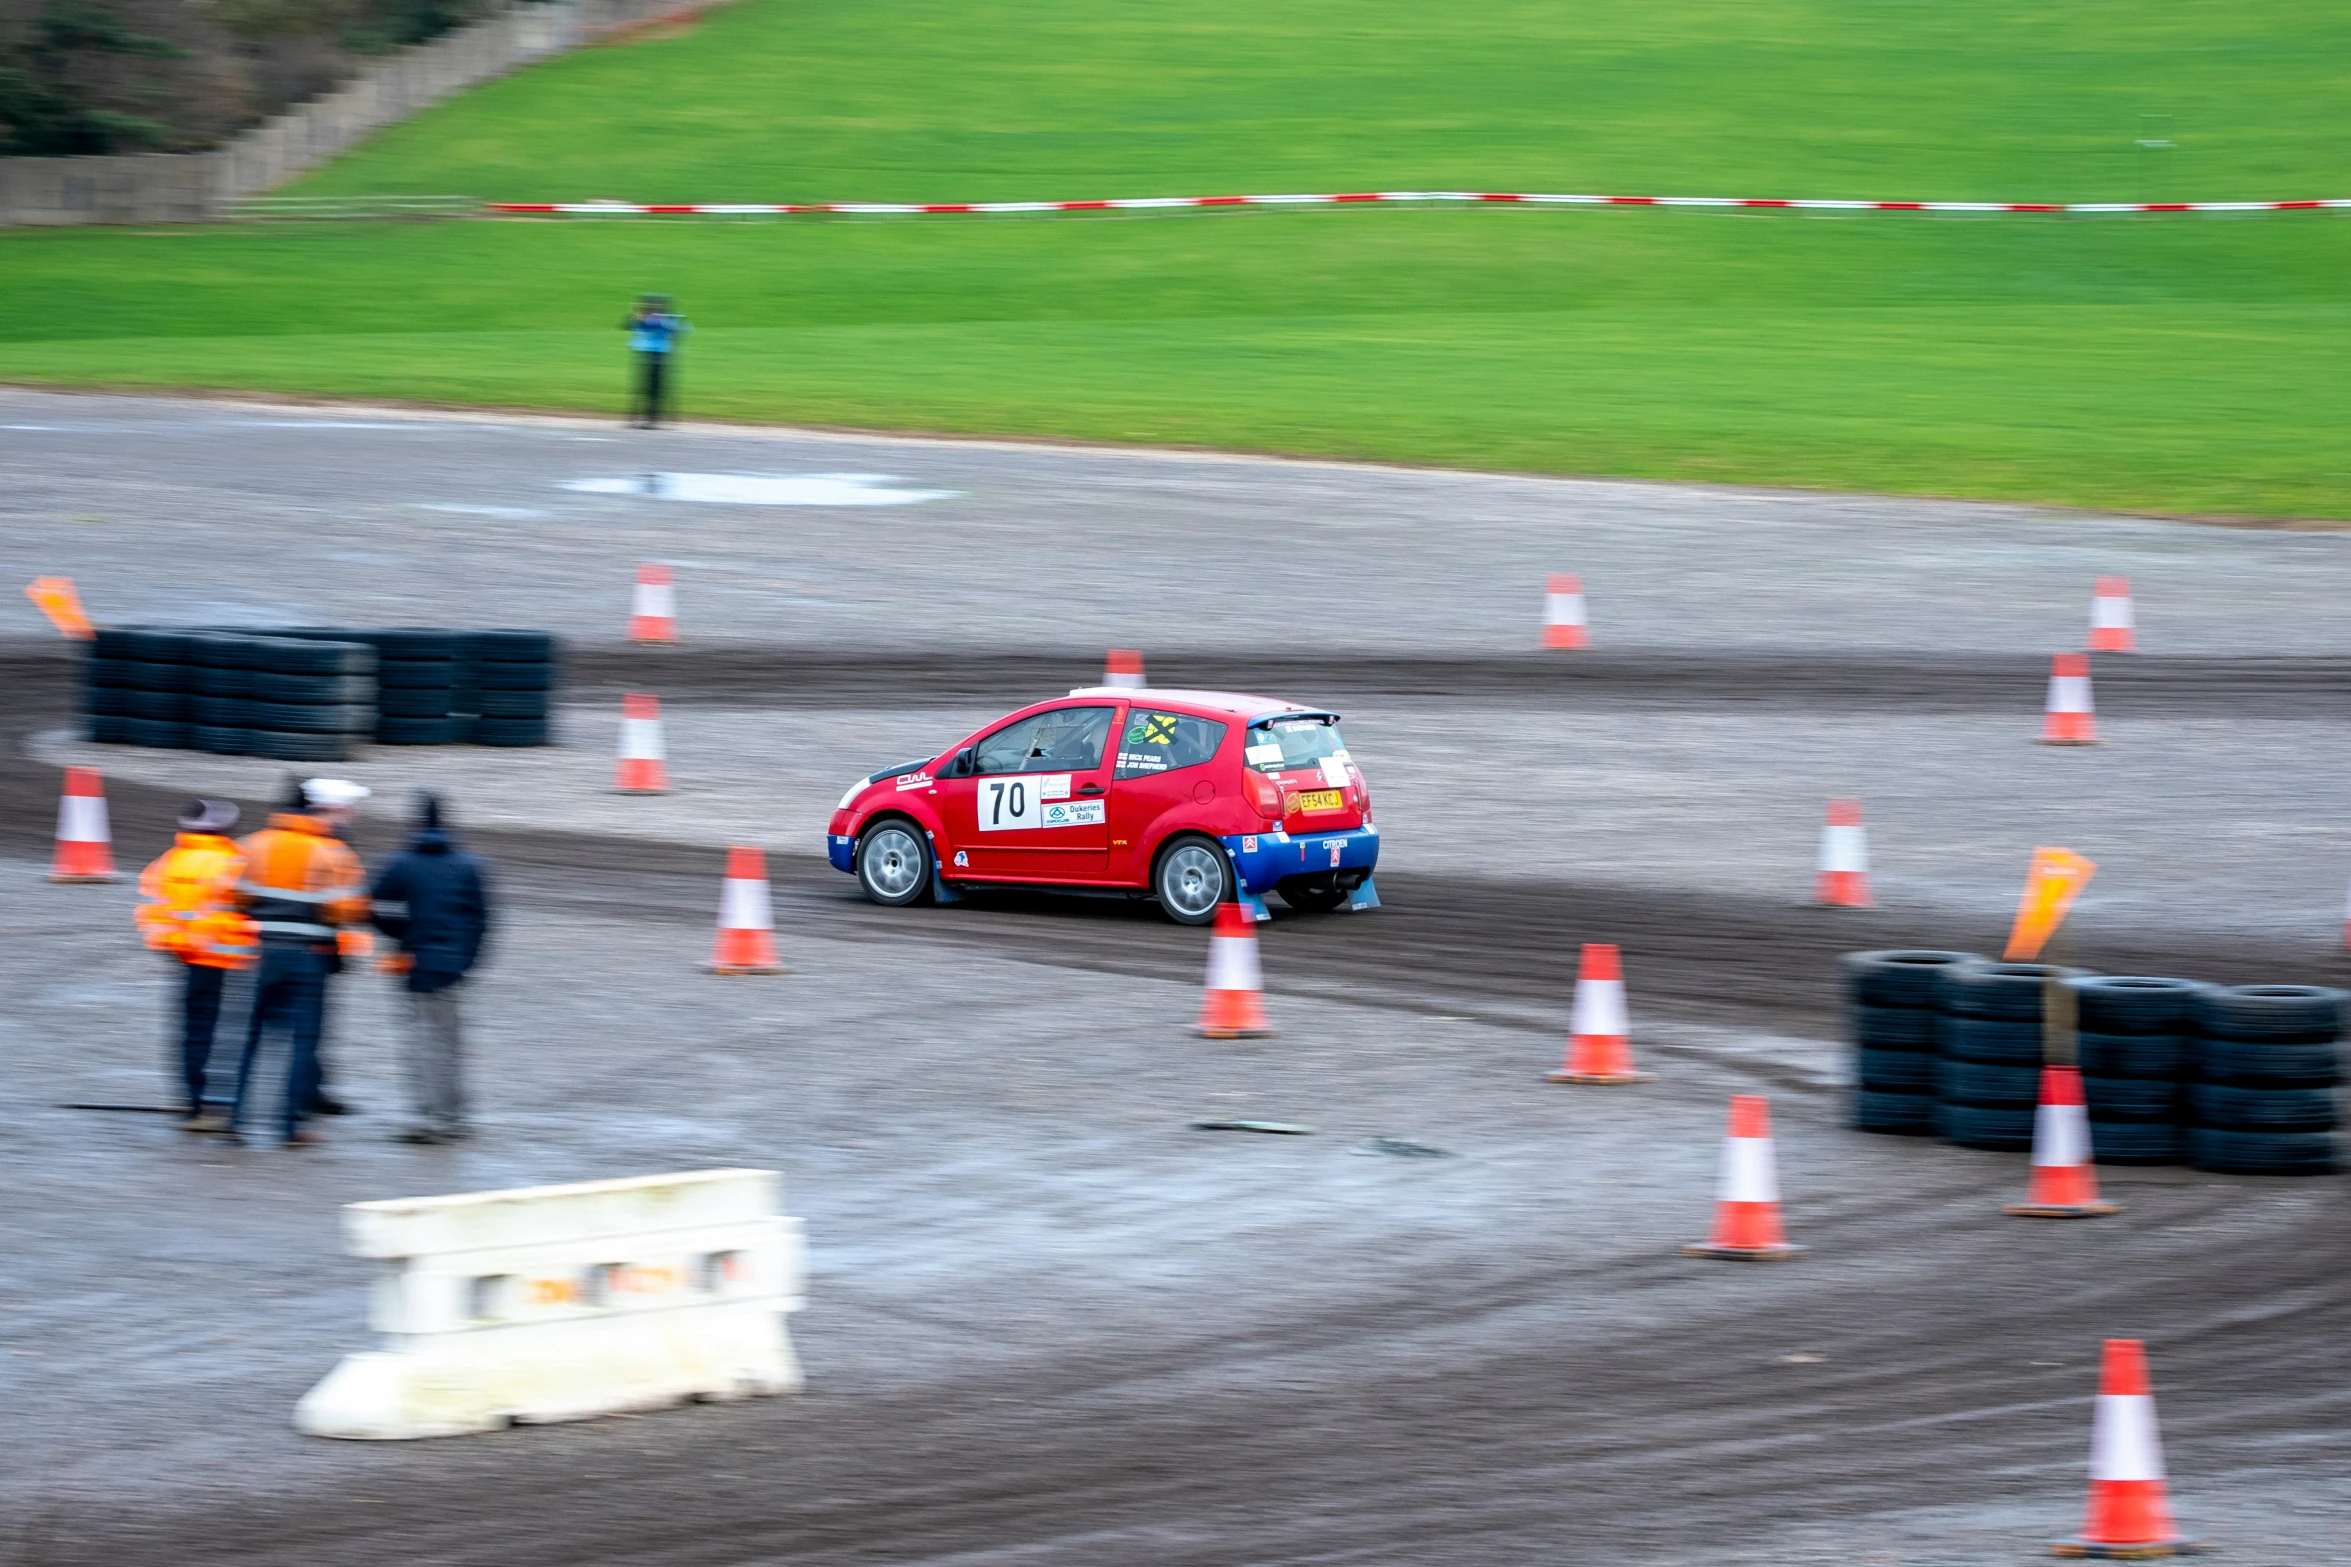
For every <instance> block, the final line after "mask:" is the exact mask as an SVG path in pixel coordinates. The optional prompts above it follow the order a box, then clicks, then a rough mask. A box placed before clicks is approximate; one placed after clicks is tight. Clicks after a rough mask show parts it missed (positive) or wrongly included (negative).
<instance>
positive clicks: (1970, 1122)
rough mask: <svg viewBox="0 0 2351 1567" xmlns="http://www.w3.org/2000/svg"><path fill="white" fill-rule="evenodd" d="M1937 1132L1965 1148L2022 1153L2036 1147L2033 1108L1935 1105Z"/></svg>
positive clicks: (1948, 1141) (1946, 1139)
mask: <svg viewBox="0 0 2351 1567" xmlns="http://www.w3.org/2000/svg"><path fill="white" fill-rule="evenodd" d="M1935 1130H1936V1131H1937V1132H1939V1133H1940V1134H1942V1138H1943V1140H1944V1141H1945V1142H1947V1143H1956V1144H1958V1145H1959V1146H1960V1147H1962V1148H1989V1149H1993V1150H1995V1151H1997V1152H2000V1153H2022V1152H2023V1151H2025V1150H2026V1149H2029V1148H2031V1147H2032V1146H2033V1107H2032V1106H2030V1105H2024V1106H2021V1107H2009V1108H2004V1109H1994V1108H1992V1107H1990V1106H1986V1105H1959V1104H1950V1103H1948V1102H1945V1103H1939V1104H1937V1105H1936V1106H1935Z"/></svg>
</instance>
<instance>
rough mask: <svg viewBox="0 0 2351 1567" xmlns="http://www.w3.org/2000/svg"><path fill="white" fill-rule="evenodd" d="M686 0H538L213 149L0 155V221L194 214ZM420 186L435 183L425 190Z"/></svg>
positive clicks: (175, 219) (221, 206)
mask: <svg viewBox="0 0 2351 1567" xmlns="http://www.w3.org/2000/svg"><path fill="white" fill-rule="evenodd" d="M699 8H700V7H699V6H698V5H696V4H694V3H693V0H541V3H536V4H521V5H516V6H514V7H513V8H511V9H510V10H507V11H504V12H502V13H500V14H499V15H497V16H493V17H490V18H488V19H487V20H484V21H481V22H477V23H475V24H474V25H473V26H471V27H468V28H463V29H461V30H459V31H457V32H454V33H450V34H449V35H447V36H446V37H442V38H436V39H434V40H433V41H432V42H431V43H424V44H418V45H417V46H416V47H415V48H413V49H404V50H402V51H401V52H400V53H399V54H397V55H395V56H393V57H392V58H391V59H389V60H387V61H385V62H384V63H383V64H382V65H379V66H376V67H374V68H373V69H371V70H368V71H364V72H362V73H361V74H360V75H358V76H356V77H354V78H352V79H351V80H350V81H349V82H347V83H345V84H344V85H343V86H341V87H339V88H337V89H336V90H335V91H333V92H331V93H328V94H327V95H325V96H324V97H321V98H314V99H312V100H311V101H310V102H308V103H305V104H302V105H299V106H298V107H296V108H294V109H291V110H289V111H288V112H286V113H285V114H282V115H280V116H279V117H278V118H276V119H274V120H271V121H269V122H268V123H266V124H264V125H259V126H256V127H255V128H254V129H252V130H250V131H247V132H245V133H244V134H243V135H241V136H239V137H237V138H236V139H234V140H233V141H230V142H228V143H227V144H226V145H224V146H222V147H221V148H219V149H218V150H217V151H214V152H195V153H150V154H143V155H137V156H130V157H119V158H0V226H9V225H25V224H74V223H202V222H208V221H215V220H218V219H221V218H224V217H226V216H228V214H229V210H230V209H231V208H232V207H233V206H234V205H235V204H236V203H237V202H238V201H240V200H242V199H244V198H245V197H247V196H253V195H257V194H259V193H260V192H262V191H265V190H268V189H269V188H270V187H272V186H274V185H279V184H282V183H284V182H285V181H287V180H289V179H292V178H293V177H294V176H295V175H297V174H300V173H301V172H302V171H303V170H305V169H309V168H312V167H314V166H316V165H318V164H320V163H323V162H325V161H326V160H327V159H329V158H331V157H333V156H334V155H335V154H336V153H339V152H341V151H343V150H344V149H346V148H348V147H350V146H352V145H354V144H356V143H358V142H360V141H364V140H365V139H366V138H367V137H368V136H370V135H372V134H374V133H375V132H376V131H378V130H381V129H382V128H383V127H385V126H387V125H392V124H396V123H398V122H399V121H401V120H404V119H407V118H408V117H409V116H410V115H412V114H414V113H416V112H417V111H418V110H420V109H423V108H425V107H426V106H427V105H429V104H432V103H435V102H437V101H439V100H440V99H442V98H446V97H448V96H449V95H450V94H451V93H455V92H462V91H464V90H465V89H466V88H468V87H473V86H477V85H479V84H480V83H482V82H486V81H488V80H490V79H491V78H492V77H495V76H503V75H504V74H506V73H507V72H508V71H511V70H513V69H515V68H516V67H517V66H521V65H527V64H529V63H530V62H531V61H533V60H542V59H545V58H547V57H548V56H549V55H555V54H561V53H563V52H564V51H565V50H567V49H575V48H577V47H579V46H580V45H581V44H583V43H586V42H589V41H590V40H592V39H594V38H596V37H597V36H598V35H600V34H602V33H605V32H608V31H610V30H612V29H613V28H616V27H626V26H629V25H631V24H633V23H637V22H642V21H647V20H650V19H652V18H654V17H658V16H663V15H669V14H672V13H677V12H680V11H688V10H696V9H699ZM429 194H444V193H442V192H431V193H429Z"/></svg>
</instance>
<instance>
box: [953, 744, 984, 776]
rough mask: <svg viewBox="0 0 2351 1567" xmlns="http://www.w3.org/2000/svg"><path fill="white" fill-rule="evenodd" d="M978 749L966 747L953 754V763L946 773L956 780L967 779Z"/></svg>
mask: <svg viewBox="0 0 2351 1567" xmlns="http://www.w3.org/2000/svg"><path fill="white" fill-rule="evenodd" d="M978 750H979V747H977V746H971V745H967V746H965V747H964V748H963V749H962V750H960V751H958V752H956V753H955V761H954V763H953V764H952V765H951V766H950V767H949V768H948V771H949V772H950V773H951V774H953V775H954V776H955V777H957V778H969V777H970V776H971V770H972V766H973V763H974V761H975V760H976V753H977V752H978Z"/></svg>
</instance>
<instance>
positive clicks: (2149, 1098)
mask: <svg viewBox="0 0 2351 1567" xmlns="http://www.w3.org/2000/svg"><path fill="white" fill-rule="evenodd" d="M2082 1097H2083V1098H2084V1099H2086V1100H2088V1101H2089V1105H2090V1119H2091V1120H2093V1121H2173V1120H2177V1119H2178V1118H2179V1111H2180V1085H2179V1084H2178V1083H2176V1082H2174V1081H2172V1080H2171V1079H2169V1078H2163V1077H2091V1076H2090V1075H2089V1074H2087V1073H2084V1074H2083V1076H2082Z"/></svg>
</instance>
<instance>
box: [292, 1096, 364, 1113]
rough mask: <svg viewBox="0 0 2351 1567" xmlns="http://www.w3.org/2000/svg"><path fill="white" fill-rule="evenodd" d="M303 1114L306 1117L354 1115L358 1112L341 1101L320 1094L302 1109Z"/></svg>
mask: <svg viewBox="0 0 2351 1567" xmlns="http://www.w3.org/2000/svg"><path fill="white" fill-rule="evenodd" d="M302 1113H303V1114H304V1115H352V1114H356V1113H357V1112H355V1111H354V1110H353V1109H352V1108H351V1106H350V1105H348V1104H346V1103H344V1102H343V1101H342V1100H340V1099H331V1098H329V1097H327V1096H326V1095H325V1094H320V1095H319V1096H318V1097H317V1098H316V1099H313V1100H311V1101H310V1103H308V1104H306V1105H304V1106H303V1107H302Z"/></svg>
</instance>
